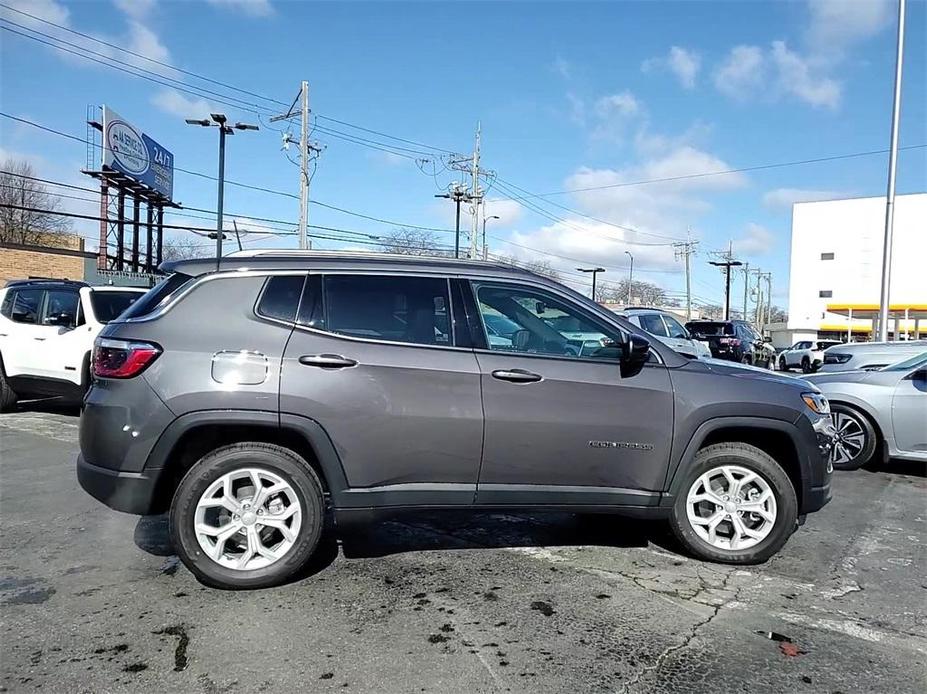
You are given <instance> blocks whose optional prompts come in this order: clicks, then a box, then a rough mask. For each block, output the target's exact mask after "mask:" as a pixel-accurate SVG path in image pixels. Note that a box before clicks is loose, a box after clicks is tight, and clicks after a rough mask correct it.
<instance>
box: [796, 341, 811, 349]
mask: <svg viewBox="0 0 927 694" xmlns="http://www.w3.org/2000/svg"><path fill="white" fill-rule="evenodd" d="M810 348H811V343H810V342H797V343H796V344H795V346H794V347H793V348H792V349H810Z"/></svg>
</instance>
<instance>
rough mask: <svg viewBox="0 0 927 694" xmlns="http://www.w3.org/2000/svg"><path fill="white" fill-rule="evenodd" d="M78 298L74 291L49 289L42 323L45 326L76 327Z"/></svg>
mask: <svg viewBox="0 0 927 694" xmlns="http://www.w3.org/2000/svg"><path fill="white" fill-rule="evenodd" d="M79 303H80V296H79V295H78V293H77V292H75V291H68V290H62V289H49V290H48V293H47V296H46V297H45V311H44V315H43V316H42V323H44V324H45V325H62V326H64V325H69V326H75V325H77V307H78V304H79Z"/></svg>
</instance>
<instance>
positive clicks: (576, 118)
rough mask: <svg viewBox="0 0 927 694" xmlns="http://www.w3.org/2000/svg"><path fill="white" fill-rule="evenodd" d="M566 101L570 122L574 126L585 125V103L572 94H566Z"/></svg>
mask: <svg viewBox="0 0 927 694" xmlns="http://www.w3.org/2000/svg"><path fill="white" fill-rule="evenodd" d="M566 98H567V101H569V102H570V120H571V121H572V122H573V123H575V124H576V125H579V126H583V125H586V102H585V101H583V100H582V99H581V98H580V97H578V96H576V94H574V93H573V92H567V95H566Z"/></svg>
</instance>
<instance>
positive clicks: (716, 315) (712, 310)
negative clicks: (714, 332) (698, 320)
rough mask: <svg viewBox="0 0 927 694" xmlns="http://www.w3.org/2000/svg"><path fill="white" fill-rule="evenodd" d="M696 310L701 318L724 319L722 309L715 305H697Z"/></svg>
mask: <svg viewBox="0 0 927 694" xmlns="http://www.w3.org/2000/svg"><path fill="white" fill-rule="evenodd" d="M696 308H697V309H698V310H699V313H700V314H701V315H702V318H707V319H710V320H721V319H722V318H724V307H723V306H718V305H717V304H697V305H696Z"/></svg>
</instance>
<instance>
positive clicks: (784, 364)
mask: <svg viewBox="0 0 927 694" xmlns="http://www.w3.org/2000/svg"><path fill="white" fill-rule="evenodd" d="M788 370H789V365H788V363H787V362H786V361H785V357H779V371H788Z"/></svg>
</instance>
